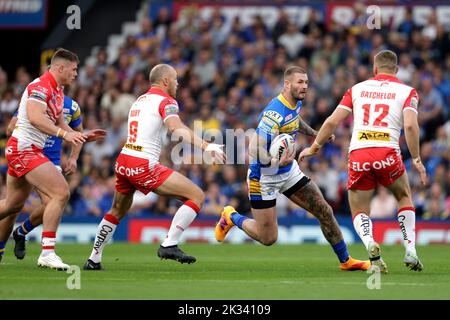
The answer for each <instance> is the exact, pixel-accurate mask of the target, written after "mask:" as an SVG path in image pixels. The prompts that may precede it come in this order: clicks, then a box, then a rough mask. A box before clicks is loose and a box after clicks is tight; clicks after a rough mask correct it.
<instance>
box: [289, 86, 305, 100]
mask: <svg viewBox="0 0 450 320" xmlns="http://www.w3.org/2000/svg"><path fill="white" fill-rule="evenodd" d="M301 94H302V95H303V97H300V95H301ZM291 96H292V98H294V99H295V100H296V101H303V99H305V96H306V92H305V93H299V94H297V93H296V91H295V90H294V89H291Z"/></svg>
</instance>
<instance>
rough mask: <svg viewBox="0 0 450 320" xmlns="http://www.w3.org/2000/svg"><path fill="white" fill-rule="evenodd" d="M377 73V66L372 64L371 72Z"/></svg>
mask: <svg viewBox="0 0 450 320" xmlns="http://www.w3.org/2000/svg"><path fill="white" fill-rule="evenodd" d="M377 73H378V67H377V66H375V65H374V66H373V74H374V75H377Z"/></svg>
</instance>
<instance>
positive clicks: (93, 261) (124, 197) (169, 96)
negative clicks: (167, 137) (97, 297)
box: [84, 64, 225, 270]
mask: <svg viewBox="0 0 450 320" xmlns="http://www.w3.org/2000/svg"><path fill="white" fill-rule="evenodd" d="M150 84H151V88H150V90H149V91H148V92H147V93H146V94H144V95H142V96H140V97H139V98H138V99H137V100H136V101H135V102H134V103H133V105H132V106H131V108H130V112H129V114H128V139H127V142H126V143H125V145H124V147H123V149H122V151H121V153H120V155H119V156H118V158H117V160H116V164H115V172H116V187H115V189H116V190H115V192H114V200H113V204H112V207H111V210H110V211H109V212H108V213H107V214H106V215H105V217H104V218H103V220H102V221H101V222H100V224H99V226H98V229H97V235H96V237H95V240H94V247H93V249H92V253H91V255H90V257H89V259H88V260H87V262H86V264H85V265H84V269H85V270H100V269H102V266H101V259H102V254H103V249H104V247H105V245H106V243H107V242H108V241H109V240H110V239H111V238H112V236H113V234H114V231H115V230H116V227H117V225H118V224H119V221H120V220H121V219H122V218H123V217H124V216H125V214H126V213H127V211H128V210H129V209H130V207H131V204H132V202H133V194H134V192H135V190H139V191H141V192H142V193H144V194H148V193H149V192H155V193H156V194H158V195H162V196H171V197H176V198H178V199H180V200H182V201H184V204H183V205H182V206H181V207H180V208H179V209H178V211H177V212H176V213H175V216H174V218H173V220H172V224H171V226H170V229H169V232H168V234H167V237H166V239H165V240H164V241H163V242H162V244H161V246H160V247H159V249H158V256H159V257H160V258H162V259H173V260H176V261H178V262H181V263H193V262H195V261H196V259H195V257H193V256H190V255H187V254H186V253H184V252H183V251H182V250H181V249H180V248H179V247H178V242H179V239H180V237H181V234H182V233H183V231H184V230H185V229H186V228H188V227H189V225H190V224H191V223H192V221H193V220H194V219H195V217H196V216H197V213H198V212H199V211H200V208H201V206H202V205H203V202H204V199H205V195H204V193H203V191H202V190H201V189H200V188H199V187H198V186H197V185H196V184H194V183H193V182H192V181H191V180H189V179H188V178H186V177H185V176H183V175H182V174H180V173H178V172H176V171H173V170H172V169H170V168H167V167H165V166H163V165H162V164H160V163H159V156H160V153H161V148H162V135H163V134H165V133H166V129H168V131H169V132H170V133H171V134H173V133H175V132H176V134H178V135H181V136H182V137H183V138H184V140H185V141H186V142H189V143H191V144H193V145H194V146H196V147H199V148H202V149H203V150H205V151H207V152H210V153H211V154H212V155H213V156H214V157H216V159H217V160H218V161H219V162H221V163H223V162H224V161H225V154H224V152H223V150H222V146H219V145H217V144H213V143H207V142H206V141H203V140H202V139H201V138H200V137H198V136H196V135H195V134H194V133H193V132H192V130H190V129H189V128H187V127H186V126H185V125H184V124H183V123H182V121H181V119H180V118H179V116H178V112H179V110H178V103H177V101H176V100H175V96H176V91H177V87H178V81H177V73H176V71H175V69H174V68H172V67H171V66H169V65H167V64H159V65H157V66H155V67H154V68H153V69H152V70H151V71H150Z"/></svg>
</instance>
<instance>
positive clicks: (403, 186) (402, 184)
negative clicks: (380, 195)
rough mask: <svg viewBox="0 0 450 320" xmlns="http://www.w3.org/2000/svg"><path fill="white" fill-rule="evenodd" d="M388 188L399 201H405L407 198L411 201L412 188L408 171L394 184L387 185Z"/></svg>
mask: <svg viewBox="0 0 450 320" xmlns="http://www.w3.org/2000/svg"><path fill="white" fill-rule="evenodd" d="M386 188H388V189H389V190H390V191H391V192H392V194H393V195H394V197H395V198H396V199H397V201H400V200H404V199H405V198H409V199H411V188H410V186H409V181H408V174H407V173H406V171H405V172H404V173H403V174H402V175H401V176H400V177H399V178H398V179H397V180H395V181H394V182H393V183H391V184H389V185H387V186H386Z"/></svg>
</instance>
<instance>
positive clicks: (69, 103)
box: [63, 95, 80, 114]
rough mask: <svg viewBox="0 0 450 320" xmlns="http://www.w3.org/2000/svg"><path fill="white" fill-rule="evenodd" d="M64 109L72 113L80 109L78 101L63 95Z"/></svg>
mask: <svg viewBox="0 0 450 320" xmlns="http://www.w3.org/2000/svg"><path fill="white" fill-rule="evenodd" d="M63 108H64V109H67V110H68V111H69V113H71V114H74V113H76V112H77V111H78V110H80V106H79V105H78V103H77V102H76V101H75V100H73V99H72V98H70V97H68V96H66V95H65V96H64V106H63Z"/></svg>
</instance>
